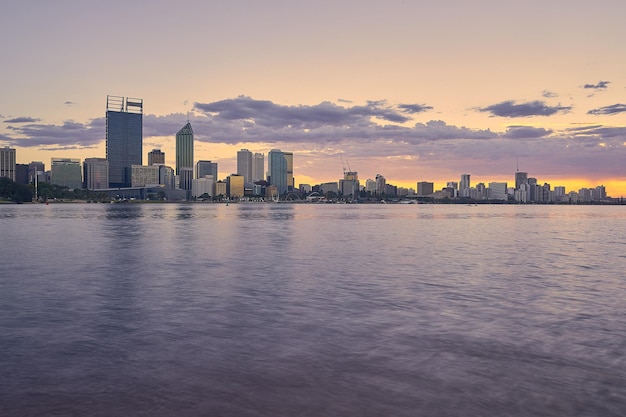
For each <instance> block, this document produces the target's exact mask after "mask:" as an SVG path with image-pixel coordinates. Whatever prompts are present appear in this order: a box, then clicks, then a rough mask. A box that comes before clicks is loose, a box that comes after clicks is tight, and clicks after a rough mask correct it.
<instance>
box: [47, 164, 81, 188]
mask: <svg viewBox="0 0 626 417" xmlns="http://www.w3.org/2000/svg"><path fill="white" fill-rule="evenodd" d="M50 182H51V183H52V184H54V185H59V186H61V187H67V188H69V189H70V191H72V190H75V189H81V188H83V177H82V173H81V169H80V159H74V158H52V168H50Z"/></svg>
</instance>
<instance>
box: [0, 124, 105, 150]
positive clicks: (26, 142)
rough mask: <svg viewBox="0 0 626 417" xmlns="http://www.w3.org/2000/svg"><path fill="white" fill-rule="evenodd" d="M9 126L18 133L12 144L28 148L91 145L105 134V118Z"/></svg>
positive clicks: (11, 140) (11, 141) (100, 139)
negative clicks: (79, 121) (53, 123)
mask: <svg viewBox="0 0 626 417" xmlns="http://www.w3.org/2000/svg"><path fill="white" fill-rule="evenodd" d="M8 128H10V129H11V130H12V131H13V132H14V133H15V134H16V135H18V137H13V138H11V139H10V140H9V142H10V143H11V145H13V146H22V147H26V148H28V147H36V146H50V145H59V146H61V147H66V146H77V147H89V146H92V145H95V144H97V143H98V142H100V141H102V140H103V139H104V136H105V120H104V118H99V119H93V120H91V121H90V122H89V123H86V124H85V123H77V122H74V121H72V120H68V121H65V122H63V124H62V125H52V124H39V123H30V124H26V125H23V126H18V127H14V126H9V127H8Z"/></svg>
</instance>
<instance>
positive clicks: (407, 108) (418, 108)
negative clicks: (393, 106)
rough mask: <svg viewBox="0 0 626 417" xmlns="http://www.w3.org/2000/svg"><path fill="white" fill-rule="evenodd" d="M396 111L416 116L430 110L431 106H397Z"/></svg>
mask: <svg viewBox="0 0 626 417" xmlns="http://www.w3.org/2000/svg"><path fill="white" fill-rule="evenodd" d="M398 109H400V110H401V111H403V112H404V113H409V114H416V113H423V112H425V111H429V110H432V109H433V108H432V106H427V105H425V104H399V105H398Z"/></svg>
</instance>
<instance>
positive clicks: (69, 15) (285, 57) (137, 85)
mask: <svg viewBox="0 0 626 417" xmlns="http://www.w3.org/2000/svg"><path fill="white" fill-rule="evenodd" d="M624 22H626V2H624V1H623V0H598V1H595V2H589V1H584V2H583V1H576V0H570V1H562V0H552V1H551V0H542V1H536V0H527V1H524V2H515V3H514V2H503V1H460V0H447V1H446V0H442V1H438V2H433V1H428V2H427V1H419V0H415V1H402V0H387V1H384V2H383V1H369V0H360V1H352V0H349V1H344V0H334V1H326V0H318V1H315V2H311V1H298V0H291V1H276V0H267V1H263V2H262V1H251V0H242V1H237V0H229V1H206V0H204V1H194V0H179V1H176V2H174V1H157V0H152V1H147V0H125V1H117V0H108V1H91V0H84V1H63V0H59V1H47V0H46V1H35V0H34V1H16V0H9V1H6V2H3V5H2V13H0V37H1V39H2V40H3V42H2V54H1V55H0V70H1V72H0V76H1V77H2V79H1V82H0V85H1V86H2V87H1V90H0V146H10V147H15V148H16V149H17V162H18V163H28V162H30V161H33V160H39V161H43V162H45V164H46V168H47V169H49V167H50V158H52V157H72V158H80V159H84V158H88V157H104V156H105V141H104V138H105V123H104V115H105V107H106V96H107V94H110V95H117V96H126V97H134V98H142V99H143V100H144V164H145V163H147V156H146V155H147V152H149V151H150V150H151V149H153V148H161V149H162V150H163V151H164V152H165V153H166V162H167V163H168V164H169V165H170V166H174V165H175V161H174V135H175V133H176V131H178V130H179V129H180V128H181V127H182V126H183V125H184V124H185V123H186V120H187V113H188V112H189V118H190V120H191V124H192V126H193V129H194V132H195V138H196V148H195V153H196V155H195V156H196V160H198V159H210V160H212V161H215V162H218V163H219V172H220V177H221V178H223V177H224V176H226V175H228V174H230V173H233V172H236V152H237V151H238V150H239V149H241V148H247V149H249V150H251V151H253V152H263V153H265V154H266V156H267V152H268V151H269V150H271V149H273V148H278V149H281V150H283V151H291V152H293V153H294V176H295V177H296V183H297V184H299V183H309V184H317V183H320V182H326V181H336V180H337V179H339V178H340V177H341V176H342V161H341V156H343V159H344V161H345V165H346V167H347V166H348V165H349V167H350V168H351V169H352V170H354V171H358V172H359V178H360V179H361V181H362V182H363V183H364V181H365V180H366V179H367V178H374V177H375V175H376V174H377V173H380V174H382V175H383V176H385V178H387V182H388V183H392V184H395V185H402V186H406V187H413V188H415V183H416V182H417V181H434V182H435V186H436V188H440V187H442V186H444V185H445V182H446V181H459V178H460V175H461V174H463V173H468V174H471V176H472V185H475V184H476V182H485V183H487V182H489V181H507V182H509V183H510V184H512V183H514V172H515V170H516V164H517V163H519V169H520V170H521V171H526V172H528V174H529V176H531V177H536V178H537V179H538V180H539V182H540V183H541V184H543V183H544V182H548V183H550V184H551V185H552V186H553V187H554V186H556V185H565V186H566V187H567V191H572V190H574V191H577V190H578V188H580V187H595V186H596V185H600V184H603V185H605V186H606V188H607V193H608V194H609V195H610V196H613V197H620V196H626V52H625V49H624V40H625V39H626V24H624Z"/></svg>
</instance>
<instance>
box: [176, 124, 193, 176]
mask: <svg viewBox="0 0 626 417" xmlns="http://www.w3.org/2000/svg"><path fill="white" fill-rule="evenodd" d="M181 168H190V169H191V170H192V173H193V129H191V123H189V122H187V124H186V125H185V126H183V127H182V129H180V130H179V131H178V133H176V175H180V174H181ZM189 181H190V187H191V179H189ZM181 188H182V187H181Z"/></svg>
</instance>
